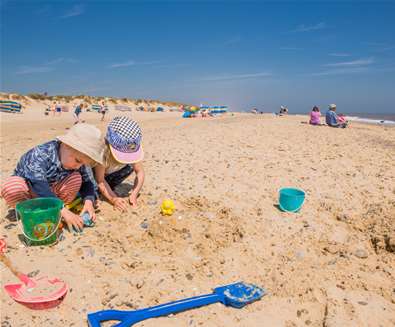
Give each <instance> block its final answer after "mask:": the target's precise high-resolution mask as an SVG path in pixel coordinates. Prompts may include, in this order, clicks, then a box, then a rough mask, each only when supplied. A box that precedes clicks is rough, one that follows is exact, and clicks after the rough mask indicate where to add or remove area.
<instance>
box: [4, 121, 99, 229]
mask: <svg viewBox="0 0 395 327" xmlns="http://www.w3.org/2000/svg"><path fill="white" fill-rule="evenodd" d="M103 150H104V142H103V138H102V136H101V132H100V130H99V129H97V128H96V127H95V126H92V125H88V124H77V125H74V126H73V127H71V128H70V130H69V131H68V133H67V134H65V135H62V136H59V137H57V138H56V139H54V140H52V141H49V142H47V143H44V144H41V145H38V146H36V147H34V148H33V149H31V150H29V151H28V152H26V153H25V154H24V155H23V156H22V157H21V158H20V160H19V162H18V164H17V166H16V169H15V171H14V174H13V176H11V177H8V178H6V179H5V180H4V182H3V184H2V186H1V192H0V194H1V197H2V198H4V199H5V201H6V203H7V205H8V206H9V207H11V208H14V207H15V205H16V204H17V203H19V202H21V201H24V200H28V199H32V198H35V197H56V198H59V199H61V200H62V201H63V202H64V203H65V204H68V203H71V202H72V201H73V200H74V199H75V198H76V196H77V193H78V192H79V193H80V195H81V197H82V199H83V201H84V207H83V209H82V213H83V212H88V213H89V215H90V217H91V218H92V220H93V221H94V220H95V219H96V215H95V210H94V207H93V204H94V200H95V190H94V184H93V183H92V180H91V179H90V178H89V175H88V173H87V170H86V169H87V167H86V165H95V164H96V163H99V164H101V163H102V155H98V154H100V153H103ZM61 216H62V218H63V220H64V222H65V223H66V224H67V226H68V228H69V230H71V228H72V227H74V228H76V229H77V228H78V229H81V228H82V227H83V221H82V219H81V217H80V216H78V215H76V214H74V213H73V212H71V211H70V210H68V209H67V208H66V207H64V208H63V209H62V210H61Z"/></svg>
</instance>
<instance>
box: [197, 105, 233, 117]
mask: <svg viewBox="0 0 395 327" xmlns="http://www.w3.org/2000/svg"><path fill="white" fill-rule="evenodd" d="M200 109H201V110H208V112H209V113H210V114H213V115H217V114H224V113H227V112H228V107H227V106H200Z"/></svg>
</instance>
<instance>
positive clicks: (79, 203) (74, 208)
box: [65, 197, 84, 213]
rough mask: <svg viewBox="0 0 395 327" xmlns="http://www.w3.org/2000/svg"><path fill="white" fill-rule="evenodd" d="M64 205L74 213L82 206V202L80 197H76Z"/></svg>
mask: <svg viewBox="0 0 395 327" xmlns="http://www.w3.org/2000/svg"><path fill="white" fill-rule="evenodd" d="M65 207H66V208H67V209H69V210H70V211H72V212H74V213H79V212H80V211H81V210H82V208H83V207H84V204H83V203H82V198H81V197H77V198H75V199H74V201H73V202H71V203H69V204H66V205H65Z"/></svg>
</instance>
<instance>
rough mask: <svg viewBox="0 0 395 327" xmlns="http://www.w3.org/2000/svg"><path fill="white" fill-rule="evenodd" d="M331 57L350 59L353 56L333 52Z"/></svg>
mask: <svg viewBox="0 0 395 327" xmlns="http://www.w3.org/2000/svg"><path fill="white" fill-rule="evenodd" d="M329 55H330V56H332V57H350V56H351V55H350V54H349V53H343V52H333V53H329Z"/></svg>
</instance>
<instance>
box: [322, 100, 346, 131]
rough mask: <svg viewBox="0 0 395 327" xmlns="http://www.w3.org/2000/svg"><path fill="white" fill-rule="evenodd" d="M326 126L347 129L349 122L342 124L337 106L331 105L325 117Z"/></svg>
mask: <svg viewBox="0 0 395 327" xmlns="http://www.w3.org/2000/svg"><path fill="white" fill-rule="evenodd" d="M325 121H326V124H327V125H328V126H330V127H337V128H346V127H347V122H345V123H342V122H341V121H340V119H339V117H338V116H337V114H336V105H335V104H330V105H329V109H328V111H327V112H326V115H325Z"/></svg>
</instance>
